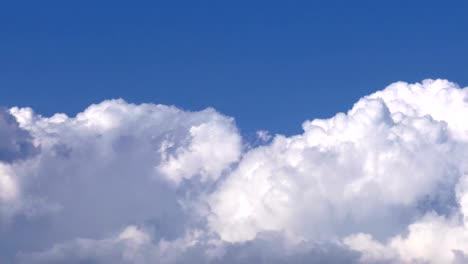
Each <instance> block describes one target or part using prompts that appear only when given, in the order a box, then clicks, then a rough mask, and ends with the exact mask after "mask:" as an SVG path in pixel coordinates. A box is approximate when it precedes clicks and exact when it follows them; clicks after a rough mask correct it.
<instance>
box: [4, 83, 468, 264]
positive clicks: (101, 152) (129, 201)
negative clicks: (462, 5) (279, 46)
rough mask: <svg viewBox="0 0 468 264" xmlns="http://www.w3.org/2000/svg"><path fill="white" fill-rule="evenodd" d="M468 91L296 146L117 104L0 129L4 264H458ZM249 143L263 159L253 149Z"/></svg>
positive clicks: (404, 96)
mask: <svg viewBox="0 0 468 264" xmlns="http://www.w3.org/2000/svg"><path fill="white" fill-rule="evenodd" d="M467 117H468V88H460V87H458V86H457V85H456V84H454V83H451V82H449V81H445V80H425V81H423V82H422V83H416V84H408V83H404V82H398V83H394V84H391V85H390V86H388V87H387V88H385V89H384V90H382V91H379V92H376V93H374V94H371V95H369V96H366V97H363V98H362V99H360V100H359V101H358V102H357V103H356V104H355V105H354V106H353V108H352V109H351V110H349V111H348V113H339V114H337V115H335V116H334V117H332V118H330V119H321V120H319V119H315V120H310V121H306V122H304V124H303V129H304V133H303V134H300V135H295V136H291V137H286V136H283V135H276V136H274V137H272V138H271V136H270V135H269V134H268V132H267V131H260V132H259V133H258V138H259V139H260V141H261V142H260V143H259V142H255V144H253V145H252V144H250V145H251V146H254V147H248V148H244V147H243V146H246V145H247V146H248V145H249V142H242V138H241V136H240V134H239V132H238V129H237V128H236V126H235V123H234V120H233V119H232V118H229V117H226V116H223V115H222V114H220V113H218V112H216V111H215V110H213V109H206V110H203V111H200V112H187V111H182V110H180V109H177V108H175V107H169V106H163V105H153V104H142V105H133V104H129V103H126V102H124V101H123V100H110V101H104V102H102V103H100V104H97V105H92V106H90V107H89V108H87V109H86V110H85V111H83V112H82V113H79V114H78V115H77V116H76V117H68V116H66V115H63V114H56V115H54V116H52V117H49V118H46V117H41V116H39V115H37V114H35V113H34V112H33V110H32V109H29V108H12V109H10V110H9V111H6V112H5V113H3V114H2V118H3V119H1V118H0V121H1V120H4V121H1V122H0V133H1V134H2V136H3V137H2V139H1V140H0V154H1V153H3V154H1V155H0V157H1V158H0V224H1V226H0V262H2V263H3V262H6V263H138V264H146V263H463V262H465V261H466V260H467V259H468V227H467V225H468V220H467V219H468V176H467V175H468V161H467V160H466V158H465V157H467V156H468V145H467V143H468V118H467ZM257 145H259V146H257Z"/></svg>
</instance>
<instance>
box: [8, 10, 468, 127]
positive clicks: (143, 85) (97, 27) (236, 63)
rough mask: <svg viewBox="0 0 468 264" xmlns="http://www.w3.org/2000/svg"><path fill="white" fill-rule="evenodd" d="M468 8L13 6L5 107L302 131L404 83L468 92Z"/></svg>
mask: <svg viewBox="0 0 468 264" xmlns="http://www.w3.org/2000/svg"><path fill="white" fill-rule="evenodd" d="M65 2H66V3H65ZM169 2H170V3H169ZM467 11H468V3H467V2H466V1H453V2H452V1H449V2H442V1H229V2H228V1H201V2H199V1H166V2H165V3H163V1H154V3H152V4H151V3H138V4H136V3H133V2H126V3H120V2H115V1H109V2H105V1H99V3H96V2H95V1H89V2H88V1H79V2H78V1H76V2H75V3H71V2H70V1H57V2H55V3H53V2H47V3H45V2H43V1H31V2H29V3H25V2H18V1H9V3H2V6H1V7H0V91H1V96H0V105H3V106H15V105H18V106H30V107H32V108H34V109H35V111H37V112H38V113H40V114H43V115H50V114H53V113H55V112H66V113H67V114H69V115H74V114H76V113H77V112H79V111H82V110H83V109H84V108H85V107H87V106H88V105H89V104H91V103H98V102H100V101H102V100H104V99H109V98H119V97H121V98H124V99H125V100H127V101H129V102H134V103H139V102H154V103H162V104H174V105H176V106H178V107H181V108H183V109H188V110H199V109H203V108H205V107H209V106H211V107H214V108H216V109H217V110H219V111H220V112H221V113H224V114H226V115H229V116H233V117H235V118H236V122H237V124H238V126H239V127H240V129H241V130H242V131H243V133H247V134H248V133H253V132H254V131H256V130H258V129H266V130H270V131H271V132H273V133H284V134H293V133H299V132H300V131H301V127H300V124H301V123H302V122H303V121H304V120H306V119H312V118H317V117H330V116H332V115H334V114H335V113H336V112H338V111H346V110H347V109H349V108H350V107H351V106H352V104H353V103H354V102H355V101H356V100H357V99H359V98H360V97H362V96H363V95H366V94H369V93H371V92H373V91H375V90H378V89H382V88H383V87H385V86H387V85H388V84H390V83H392V82H394V81H397V80H403V81H408V82H416V81H421V80H422V79H425V78H446V79H449V80H451V81H454V82H457V83H459V84H460V85H462V86H466V85H467V84H468V75H467V74H466V73H467V72H468V64H467V59H468V49H467V48H466V47H468V33H467V30H466V29H467V28H468V16H466V12H467Z"/></svg>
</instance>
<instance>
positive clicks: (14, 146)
mask: <svg viewBox="0 0 468 264" xmlns="http://www.w3.org/2000/svg"><path fill="white" fill-rule="evenodd" d="M37 152H38V148H37V147H36V146H35V145H34V144H33V142H32V138H31V136H30V135H29V133H28V131H27V130H24V129H22V128H21V127H20V126H19V125H18V122H16V119H15V118H14V117H13V116H12V115H11V114H10V113H9V112H8V111H7V110H5V109H0V161H2V162H7V163H10V162H13V161H15V160H20V159H26V158H28V157H30V156H32V155H34V154H36V153H37Z"/></svg>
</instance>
